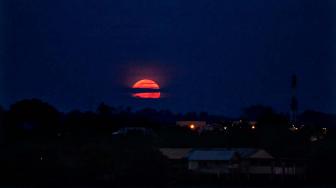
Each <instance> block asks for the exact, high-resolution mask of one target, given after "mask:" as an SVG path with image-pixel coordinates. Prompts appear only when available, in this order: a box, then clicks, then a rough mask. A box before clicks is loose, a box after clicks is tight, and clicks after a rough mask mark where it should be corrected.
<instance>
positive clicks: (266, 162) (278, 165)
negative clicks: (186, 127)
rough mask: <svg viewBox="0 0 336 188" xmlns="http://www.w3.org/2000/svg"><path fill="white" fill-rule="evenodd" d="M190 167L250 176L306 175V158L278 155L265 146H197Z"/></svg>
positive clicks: (217, 172) (192, 169)
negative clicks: (285, 157)
mask: <svg viewBox="0 0 336 188" xmlns="http://www.w3.org/2000/svg"><path fill="white" fill-rule="evenodd" d="M188 169H189V170H190V171H192V172H197V173H205V174H217V175H232V174H245V175H247V176H248V177H250V176H265V175H266V176H272V177H273V176H281V177H284V176H286V177H289V176H296V177H303V176H304V173H305V168H304V162H303V160H294V159H284V158H275V157H274V156H272V155H271V154H270V153H268V152H267V151H266V150H264V149H254V148H230V149H228V148H206V149H194V150H192V151H191V152H190V154H189V156H188Z"/></svg>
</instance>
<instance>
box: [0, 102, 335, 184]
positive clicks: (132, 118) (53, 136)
mask: <svg viewBox="0 0 336 188" xmlns="http://www.w3.org/2000/svg"><path fill="white" fill-rule="evenodd" d="M0 117H1V127H0V128H1V148H0V149H1V156H0V165H1V168H0V170H1V174H2V175H1V176H0V181H1V183H2V184H4V185H5V184H7V185H48V186H52V185H62V186H63V185H95V186H97V185H104V186H106V185H107V186H115V185H153V186H169V185H175V184H176V185H180V184H181V185H196V184H197V185H199V184H205V185H209V184H212V185H214V184H218V185H222V184H228V185H229V184H231V185H237V184H239V185H250V184H252V185H260V184H274V183H279V182H280V183H290V184H313V183H315V184H317V185H320V184H331V183H333V181H334V178H335V175H334V171H335V169H336V161H335V159H336V135H335V133H336V132H335V127H334V126H335V125H336V124H335V122H336V121H335V120H336V118H335V116H334V115H329V114H324V113H319V112H313V111H307V112H304V113H302V114H301V115H300V116H299V119H300V125H299V126H298V127H299V129H297V130H290V129H289V127H290V126H289V120H288V117H287V115H286V114H279V113H276V112H274V111H273V110H272V109H271V108H269V107H264V106H253V107H249V108H247V109H245V110H244V113H243V115H242V117H241V118H240V120H241V121H239V122H240V123H239V124H238V125H236V126H231V122H232V121H234V120H233V119H229V118H225V117H219V116H212V115H209V114H207V113H187V114H174V113H172V112H170V111H156V110H153V109H143V110H140V111H136V112H134V111H132V110H131V109H130V108H113V107H110V106H108V105H105V104H101V105H100V106H99V107H98V108H97V110H96V111H94V112H81V111H73V112H69V113H62V112H59V111H58V110H57V109H55V108H54V107H52V106H51V105H49V104H47V103H44V102H42V101H40V100H37V99H32V100H23V101H19V102H17V103H15V104H13V105H12V106H11V107H10V108H9V109H8V110H6V109H2V108H1V109H0ZM178 120H204V121H207V122H213V123H216V124H219V125H221V126H229V125H230V126H229V128H228V129H227V130H226V129H225V131H219V130H212V131H204V132H197V131H193V130H190V129H188V128H182V127H178V126H176V121H178ZM248 120H255V121H256V122H257V127H256V128H255V129H251V128H250V127H249V125H248V124H247V123H246V122H248ZM301 124H302V125H304V126H302V125H301ZM122 127H144V128H147V129H150V130H152V134H150V135H142V134H127V135H118V134H113V133H114V132H116V131H118V130H119V129H120V128H122ZM160 147H225V148H230V147H250V148H264V149H267V150H268V151H269V152H270V153H272V154H274V155H275V156H279V157H282V158H295V159H300V160H304V161H306V165H307V168H306V169H307V170H306V175H305V178H304V179H301V180H296V179H294V180H291V179H288V180H276V179H272V180H269V179H265V178H260V179H255V180H249V181H247V180H245V179H244V178H240V177H239V178H237V179H225V178H221V179H219V178H217V177H213V176H205V175H199V174H198V175H196V174H192V173H190V172H188V171H187V169H185V170H180V171H176V170H175V169H174V168H173V167H172V165H171V162H170V161H169V160H168V159H167V158H166V157H165V156H163V155H162V154H161V153H160V152H159V148H160Z"/></svg>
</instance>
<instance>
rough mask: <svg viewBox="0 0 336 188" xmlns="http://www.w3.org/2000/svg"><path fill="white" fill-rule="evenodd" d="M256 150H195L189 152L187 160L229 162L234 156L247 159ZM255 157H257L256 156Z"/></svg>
mask: <svg viewBox="0 0 336 188" xmlns="http://www.w3.org/2000/svg"><path fill="white" fill-rule="evenodd" d="M257 151H258V150H257V149H252V148H232V149H227V148H213V149H195V150H193V151H191V152H190V154H189V156H188V160H191V161H193V160H195V161H202V160H204V161H229V160H232V159H233V157H234V156H235V154H238V155H239V156H240V157H242V158H249V157H250V156H252V155H253V154H255V153H257ZM256 157H257V156H256Z"/></svg>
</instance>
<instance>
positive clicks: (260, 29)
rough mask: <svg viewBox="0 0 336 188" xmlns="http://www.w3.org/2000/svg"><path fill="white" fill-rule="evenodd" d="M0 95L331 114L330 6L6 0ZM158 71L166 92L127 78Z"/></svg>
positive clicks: (335, 108) (334, 74)
mask: <svg viewBox="0 0 336 188" xmlns="http://www.w3.org/2000/svg"><path fill="white" fill-rule="evenodd" d="M2 9H3V11H1V12H2V13H1V15H0V16H1V28H0V29H1V30H0V31H1V33H0V34H1V46H0V47H1V51H0V52H1V62H0V63H1V64H0V68H1V71H0V84H1V86H0V89H1V92H0V104H2V105H3V106H6V107H8V105H10V104H12V103H13V102H15V101H17V100H19V99H23V98H31V97H35V98H41V99H42V100H45V101H47V102H50V103H51V104H53V105H55V106H56V107H57V108H59V109H60V110H71V109H75V108H81V109H87V108H88V107H90V106H91V105H97V104H99V103H100V102H102V101H104V102H106V103H107V104H110V105H124V106H133V107H144V106H150V107H155V108H158V109H162V108H164V109H165V108H167V109H171V110H173V111H209V112H212V113H219V114H223V115H229V116H237V115H239V113H240V111H241V109H242V108H243V107H246V106H249V105H253V104H264V105H270V106H273V107H274V108H275V109H276V110H278V111H282V112H286V111H288V109H289V101H290V95H291V93H290V78H291V75H292V74H293V73H296V74H297V76H298V78H299V85H298V97H299V109H300V110H305V109H314V110H319V111H324V112H333V113H336V101H335V100H334V99H335V95H336V92H335V90H334V89H333V88H335V81H336V80H335V79H336V63H335V55H334V51H335V46H336V45H335V39H336V38H335V32H336V31H335V29H334V25H335V24H334V22H335V14H334V11H335V5H334V4H332V1H328V0H325V1H318V0H295V1H293V0H281V1H279V0H230V1H223V0H217V1H215V0H213V1H210V0H189V1H187V0H167V1H158V0H152V1H150V0H148V1H140V0H120V1H116V0H113V1H112V0H99V1H94V0H90V1H89V0H57V1H46V0H34V1H25V0H21V1H19V0H6V1H2ZM140 78H151V79H154V80H157V81H158V82H159V83H160V85H161V86H162V89H163V90H164V91H165V97H164V98H163V99H162V100H157V101H140V100H136V99H133V98H131V97H130V96H129V93H128V90H127V88H128V87H129V86H130V85H132V83H133V82H135V81H136V80H137V79H140Z"/></svg>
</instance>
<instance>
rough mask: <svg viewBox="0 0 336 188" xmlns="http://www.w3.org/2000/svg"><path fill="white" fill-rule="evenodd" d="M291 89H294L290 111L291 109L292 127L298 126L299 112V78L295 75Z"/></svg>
mask: <svg viewBox="0 0 336 188" xmlns="http://www.w3.org/2000/svg"><path fill="white" fill-rule="evenodd" d="M291 87H292V99H291V103H290V109H291V118H290V121H291V124H292V125H296V121H297V119H296V116H297V111H298V100H297V97H296V92H297V91H296V90H297V76H296V75H295V74H294V75H293V76H292V83H291Z"/></svg>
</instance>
